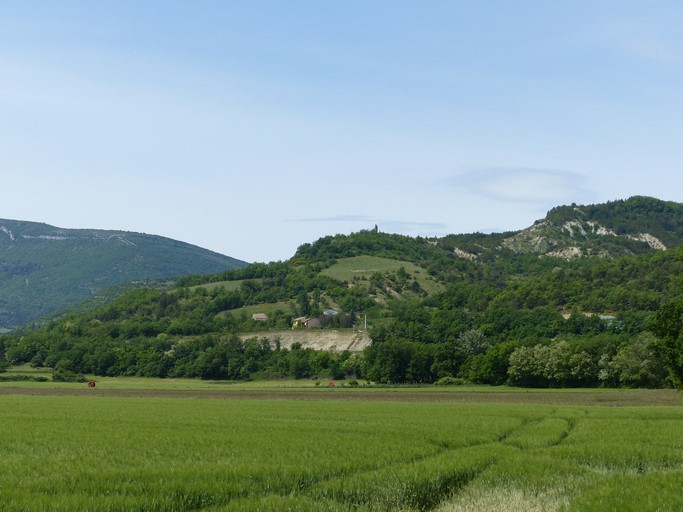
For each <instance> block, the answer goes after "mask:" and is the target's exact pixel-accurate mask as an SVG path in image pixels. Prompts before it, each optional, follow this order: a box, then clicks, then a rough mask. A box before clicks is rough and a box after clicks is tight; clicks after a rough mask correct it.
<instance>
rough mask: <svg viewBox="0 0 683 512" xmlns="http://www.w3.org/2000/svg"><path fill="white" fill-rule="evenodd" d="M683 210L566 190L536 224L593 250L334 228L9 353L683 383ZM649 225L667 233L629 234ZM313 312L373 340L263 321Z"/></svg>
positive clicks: (202, 367)
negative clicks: (360, 344) (289, 339)
mask: <svg viewBox="0 0 683 512" xmlns="http://www.w3.org/2000/svg"><path fill="white" fill-rule="evenodd" d="M615 212H616V213H615ZM680 213H681V205H678V204H677V203H665V202H663V201H658V200H655V199H650V198H631V199H629V200H626V201H617V202H614V203H607V204H606V205H593V206H575V205H572V206H568V207H559V208H556V209H553V210H551V212H549V214H548V215H547V216H546V218H545V219H543V220H542V221H539V222H537V223H536V224H535V226H539V225H543V226H542V227H544V229H547V231H546V232H545V234H544V235H543V236H547V237H550V236H552V237H553V241H554V242H553V245H554V247H555V248H557V247H559V246H560V245H561V244H573V246H576V247H578V250H579V251H580V252H581V255H582V257H580V258H578V257H577V258H575V257H566V255H563V254H556V253H555V252H554V250H548V251H541V252H539V251H537V250H535V247H537V245H534V244H530V245H525V244H524V243H522V244H521V245H520V246H519V247H511V246H510V245H509V243H508V245H506V244H505V241H506V240H510V239H514V237H519V236H520V232H517V233H502V234H492V235H484V234H472V235H452V236H449V237H444V238H440V239H425V238H419V237H418V238H411V237H407V236H403V235H392V234H387V233H382V232H381V231H379V230H378V229H372V230H365V231H360V232H358V233H352V234H349V235H336V236H328V237H323V238H321V239H319V240H317V241H315V242H313V243H310V244H303V245H302V246H301V247H299V249H298V250H297V252H296V254H295V255H294V256H293V257H292V258H291V259H290V260H288V261H284V262H271V263H268V264H266V263H257V264H252V265H249V266H247V267H244V268H240V269H233V270H226V271H223V272H220V273H217V274H211V275H193V276H187V277H182V278H179V279H177V280H176V282H175V285H174V287H173V288H171V289H168V290H166V291H161V290H156V289H141V290H137V291H133V292H130V293H128V294H126V295H124V296H123V297H121V298H119V299H117V300H115V301H113V302H112V303H111V304H109V305H108V306H106V307H103V308H99V309H97V310H94V311H91V312H88V313H84V314H80V315H72V316H68V317H65V318H62V319H59V320H57V321H54V322H51V323H50V324H49V325H48V326H47V327H46V328H44V329H41V330H38V331H36V332H29V331H24V332H21V333H18V334H17V335H16V336H11V337H5V338H0V354H1V353H2V352H3V351H4V353H5V359H6V360H7V361H10V362H13V363H16V362H22V361H31V362H32V364H36V365H47V366H51V367H54V368H57V369H58V370H59V371H60V372H63V373H64V374H66V375H70V373H69V372H72V373H79V372H85V373H94V374H100V375H148V376H160V377H165V376H170V377H201V378H212V379H244V378H252V377H254V376H287V375H288V376H294V377H298V378H302V377H323V378H324V377H328V376H332V377H334V378H339V377H343V376H347V377H356V378H366V379H369V380H371V381H374V382H387V383H388V382H394V383H395V382H423V383H426V382H434V381H438V380H443V379H446V380H448V379H451V380H452V379H455V380H458V381H470V382H477V383H487V384H501V383H510V384H514V385H525V386H662V385H672V384H676V385H681V384H683V363H681V361H683V347H679V346H678V345H679V344H681V340H682V339H683V338H681V337H679V336H678V333H679V332H683V246H681V245H680V229H679V228H680V226H681V225H683V223H682V222H681V215H680ZM622 215H623V216H622ZM598 223H599V225H600V227H595V229H594V230H592V231H591V230H587V229H586V227H584V224H585V226H589V227H590V226H597V224H598ZM660 223H663V224H664V226H665V227H663V228H662V227H660ZM580 227H583V229H584V231H585V232H586V233H585V234H584V233H582V232H581V229H579V228H580ZM570 228H571V229H570ZM598 231H599V232H598ZM644 234H648V235H649V236H650V237H652V238H649V237H645V241H640V240H633V239H631V238H628V237H629V236H631V237H636V236H640V235H644ZM654 238H656V239H657V240H659V241H660V242H662V244H664V245H665V246H666V247H667V249H666V250H664V249H663V248H662V247H661V246H660V245H659V244H657V243H652V239H654ZM677 240H678V243H676V242H677ZM548 245H551V244H548ZM567 246H569V245H567ZM522 249H523V250H522ZM679 306H680V307H679ZM328 312H329V313H328ZM311 319H312V320H315V322H309V324H313V323H315V325H316V327H317V328H323V329H325V328H328V329H329V328H336V329H348V330H349V331H350V332H351V331H352V329H365V327H366V321H367V329H368V331H369V335H370V337H371V338H372V340H373V341H372V344H371V345H370V346H369V347H368V348H366V349H365V350H363V351H362V352H357V353H353V354H351V353H348V352H347V353H338V354H331V353H325V352H319V351H314V350H311V349H302V348H301V347H297V346H296V344H294V345H292V348H291V350H287V349H282V348H281V347H280V346H278V345H277V343H275V344H274V343H272V341H269V340H266V339H265V337H264V335H265V334H267V333H268V332H269V331H271V330H273V331H276V330H282V329H292V328H294V329H296V328H306V327H302V326H304V325H309V324H306V322H308V321H309V320H311ZM245 333H250V334H251V335H253V337H252V338H251V339H247V340H245V338H248V337H249V336H246V337H245V336H244V334H245Z"/></svg>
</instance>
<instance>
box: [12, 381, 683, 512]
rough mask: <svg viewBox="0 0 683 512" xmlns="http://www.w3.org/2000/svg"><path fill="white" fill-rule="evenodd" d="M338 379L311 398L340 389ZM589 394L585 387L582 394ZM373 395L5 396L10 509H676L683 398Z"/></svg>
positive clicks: (682, 502)
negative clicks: (663, 402)
mask: <svg viewBox="0 0 683 512" xmlns="http://www.w3.org/2000/svg"><path fill="white" fill-rule="evenodd" d="M4 389H5V390H6V391H12V390H11V389H10V388H4ZM14 391H16V390H14ZM53 391H60V390H53ZM66 391H70V392H73V391H76V390H68V389H67V390H66ZM95 391H96V392H99V393H101V392H102V390H95ZM105 391H106V390H105ZM141 391H145V390H141ZM147 391H151V392H153V390H147ZM169 391H171V390H169ZM338 391H339V390H336V391H332V392H327V393H322V392H313V393H309V396H318V397H320V396H340V395H343V394H344V393H340V392H338ZM176 392H177V390H176ZM354 393H355V392H354ZM381 393H385V394H387V395H388V394H389V393H388V392H381ZM297 394H303V392H301V391H297V392H295V395H294V396H297ZM394 394H401V393H394ZM528 394H529V395H532V393H528ZM582 394H583V395H589V394H590V393H575V395H582ZM375 395H376V393H365V394H364V396H365V397H366V400H365V401H358V400H355V401H339V400H334V401H328V400H281V399H277V400H265V399H262V400H254V399H245V400H223V401H219V400H186V399H174V398H171V396H172V395H168V396H146V397H144V398H138V397H120V396H113V395H110V396H107V395H95V396H87V397H82V396H26V395H23V396H21V395H9V394H8V395H0V410H2V411H3V414H2V415H0V431H2V432H3V435H2V436H1V437H0V452H1V453H2V454H3V465H2V469H1V470H0V503H1V504H2V510H3V512H18V511H22V512H34V511H41V512H42V511H47V510H49V511H55V512H66V511H73V510H109V511H112V512H118V511H121V512H123V511H129V510H145V511H148V510H150V511H159V512H161V511H171V510H174V511H192V510H204V511H227V510H230V511H256V510H258V511H266V512H268V511H285V510H297V511H314V510H315V511H328V512H340V511H349V510H354V511H357V512H377V511H386V512H389V511H396V510H403V511H426V510H435V509H438V510H441V511H443V512H447V511H454V510H478V511H486V510H495V511H496V512H502V511H506V510H516V511H517V510H525V511H526V510H543V511H552V510H567V509H568V510H579V511H583V510H585V511H589V510H638V511H648V510H653V511H654V510H680V509H681V508H682V507H683V497H682V496H681V494H680V482H681V478H682V477H683V452H681V450H680V446H682V445H683V428H681V426H682V425H683V408H681V407H680V406H671V407H638V408H633V407H584V406H564V405H534V404H524V405H521V404H514V403H512V404H499V403H437V402H434V403H425V402H417V401H408V402H389V401H374V400H372V399H371V398H370V397H373V396H375ZM412 395H415V396H417V395H419V393H417V392H415V393H412ZM445 395H457V393H453V394H451V393H445ZM480 395H485V393H480ZM507 395H508V396H511V397H512V396H518V395H523V393H507ZM99 396H102V399H98V397H99ZM380 396H381V395H380ZM105 397H106V399H105ZM261 398H264V397H261ZM501 497H509V498H510V499H509V500H508V501H507V502H502V501H501Z"/></svg>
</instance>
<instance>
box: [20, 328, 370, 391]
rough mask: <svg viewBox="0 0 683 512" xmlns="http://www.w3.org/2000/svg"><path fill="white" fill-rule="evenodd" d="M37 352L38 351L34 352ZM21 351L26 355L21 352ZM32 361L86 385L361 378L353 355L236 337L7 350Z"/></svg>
mask: <svg viewBox="0 0 683 512" xmlns="http://www.w3.org/2000/svg"><path fill="white" fill-rule="evenodd" d="M36 349H37V351H36ZM22 351H23V352H22ZM31 354H33V357H31V363H32V364H33V365H35V366H48V367H51V368H53V369H54V379H55V380H62V381H78V380H82V375H83V374H94V375H103V376H141V377H156V378H166V377H186V378H201V379H216V380H247V379H252V378H285V377H288V378H296V379H303V378H317V377H320V378H334V379H340V378H344V377H346V376H351V375H357V374H359V373H360V371H359V370H358V369H357V368H356V366H357V361H356V360H355V359H354V355H352V354H351V353H349V352H343V353H338V354H337V353H331V352H325V351H318V350H313V349H310V348H301V345H300V344H294V345H293V346H292V348H291V349H290V350H287V349H284V348H281V347H280V346H279V344H278V343H277V342H276V343H275V344H274V346H271V343H270V341H269V340H268V339H267V338H258V337H254V338H251V339H247V340H242V339H240V338H239V337H238V336H237V335H228V336H220V335H216V334H209V335H203V336H197V337H193V338H188V339H177V338H176V339H172V338H170V337H168V336H166V335H160V336H157V337H154V338H148V337H142V336H139V337H135V338H132V339H128V340H126V341H125V342H122V341H121V340H116V339H106V338H105V339H102V338H97V337H85V336H80V337H78V338H74V337H69V336H54V335H48V336H44V337H42V339H41V340H39V339H37V338H33V339H32V340H31V344H30V345H28V344H26V343H19V344H17V345H16V346H13V347H12V348H10V349H9V350H8V353H7V357H8V358H9V359H10V360H15V361H16V360H22V359H25V358H27V357H29V356H30V355H31Z"/></svg>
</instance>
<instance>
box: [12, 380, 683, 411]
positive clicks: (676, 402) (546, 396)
mask: <svg viewBox="0 0 683 512" xmlns="http://www.w3.org/2000/svg"><path fill="white" fill-rule="evenodd" d="M0 395H23V396H81V397H90V398H110V397H112V398H114V397H118V398H185V399H212V400H340V401H364V402H367V401H377V402H443V403H501V404H517V403H519V404H548V405H574V406H607V407H619V406H622V407H633V406H681V405H682V402H681V394H680V393H679V392H678V391H675V390H671V389H660V390H642V389H641V390H619V391H594V392H593V391H581V392H576V391H552V392H545V391H532V392H524V391H519V392H514V391H513V392H499V391H456V390H454V391H447V392H444V391H439V392H431V391H411V390H409V389H408V390H404V389H397V390H386V391H385V390H348V389H344V390H327V389H324V390H322V389H321V390H318V389H315V390H310V391H303V390H276V389H272V390H271V389H259V390H223V389H217V390H190V389H187V390H183V389H106V388H102V387H97V388H95V389H88V388H87V387H85V384H84V387H83V388H47V387H46V388H39V387H0Z"/></svg>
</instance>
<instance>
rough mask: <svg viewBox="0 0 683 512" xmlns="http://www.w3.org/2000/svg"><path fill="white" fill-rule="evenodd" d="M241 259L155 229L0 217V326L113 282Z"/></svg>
mask: <svg viewBox="0 0 683 512" xmlns="http://www.w3.org/2000/svg"><path fill="white" fill-rule="evenodd" d="M245 265H246V263H245V262H242V261H239V260H237V259H234V258H230V257H228V256H223V255H221V254H217V253H214V252H212V251H208V250H206V249H202V248H200V247H196V246H193V245H190V244H186V243H183V242H179V241H176V240H172V239H170V238H165V237H161V236H155V235H147V234H142V233H133V232H126V231H107V230H97V229H63V228H58V227H54V226H50V225H48V224H43V223H36V222H25V221H17V220H7V219H0V328H11V327H16V326H19V325H22V324H24V323H26V322H30V321H33V320H36V319H38V318H40V317H42V316H44V315H47V314H49V313H52V312H54V311H56V310H59V309H61V308H65V307H67V306H70V305H72V304H74V303H77V302H80V301H83V300H85V299H87V298H90V297H93V296H94V295H95V294H97V293H98V292H100V291H102V290H105V289H107V288H109V287H112V286H115V285H120V284H124V283H129V282H131V281H136V280H147V279H168V278H173V277H176V276H181V275H188V274H198V273H211V272H218V271H221V270H224V269H229V268H239V267H243V266H245Z"/></svg>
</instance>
